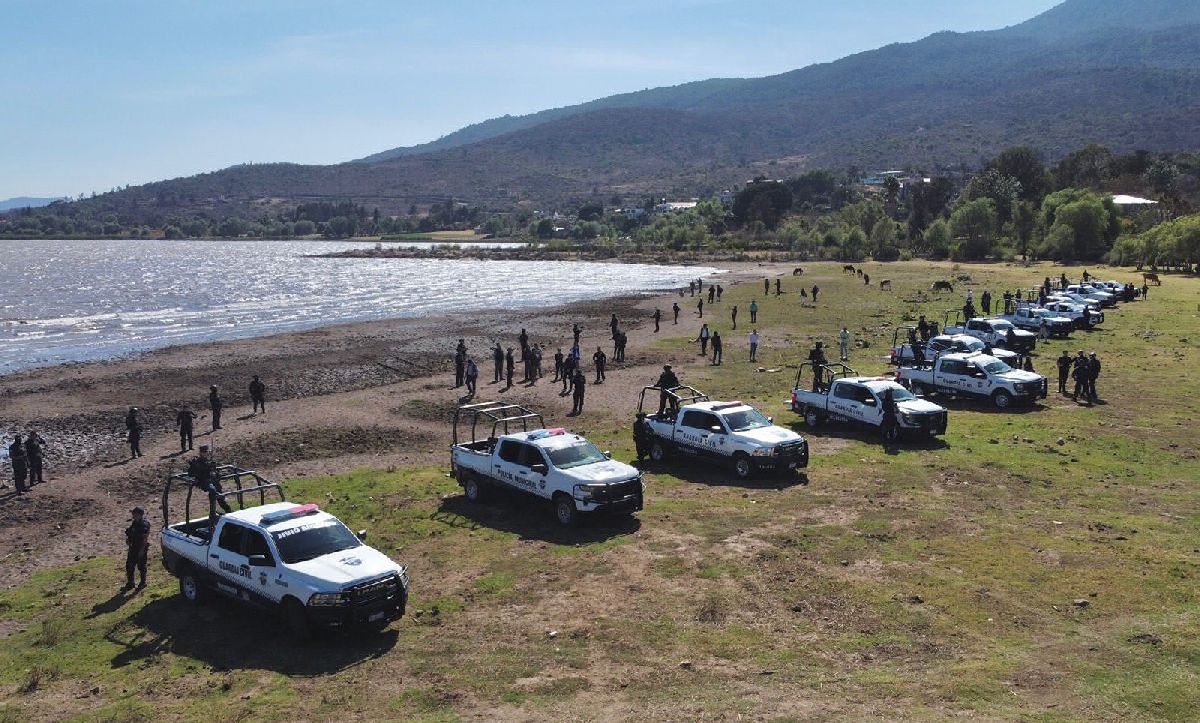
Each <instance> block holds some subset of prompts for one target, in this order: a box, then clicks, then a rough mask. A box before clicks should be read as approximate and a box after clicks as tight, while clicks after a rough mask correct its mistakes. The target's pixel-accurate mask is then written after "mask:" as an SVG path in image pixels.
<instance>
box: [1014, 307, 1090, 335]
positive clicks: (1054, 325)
mask: <svg viewBox="0 0 1200 723" xmlns="http://www.w3.org/2000/svg"><path fill="white" fill-rule="evenodd" d="M996 318H998V319H1004V320H1006V321H1011V322H1012V323H1013V326H1015V327H1017V328H1018V329H1024V330H1025V331H1029V332H1033V333H1034V334H1040V333H1041V329H1042V321H1043V320H1044V321H1045V322H1046V330H1047V332H1048V333H1049V334H1050V336H1053V337H1058V338H1060V339H1066V338H1067V337H1068V336H1070V335H1071V332H1072V331H1075V321H1074V320H1073V319H1070V318H1067V317H1065V316H1059V315H1058V314H1056V313H1054V312H1053V311H1050V310H1049V309H1044V308H1042V307H1040V306H1036V305H1031V304H1022V303H1018V304H1016V306H1015V307H1014V308H1013V309H1011V310H1010V311H1006V312H1005V313H1003V314H1000V315H999V316H998V317H996Z"/></svg>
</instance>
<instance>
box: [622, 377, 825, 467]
mask: <svg viewBox="0 0 1200 723" xmlns="http://www.w3.org/2000/svg"><path fill="white" fill-rule="evenodd" d="M655 409H657V410H658V411H655ZM638 413H639V414H645V415H646V416H645V419H646V423H647V425H648V427H649V430H650V434H651V441H650V461H651V462H654V463H655V464H664V463H667V462H670V461H671V460H672V459H674V458H681V457H688V458H695V459H697V460H704V461H709V462H716V463H718V464H720V465H722V466H727V467H730V468H732V470H733V473H734V474H735V475H736V476H737V478H738V479H743V480H744V479H748V478H750V477H752V476H753V475H754V474H756V473H760V472H761V473H775V474H792V473H795V472H799V471H800V470H802V469H804V468H805V467H807V466H808V442H807V441H806V440H805V439H804V438H803V437H801V436H800V435H798V434H796V433H795V432H793V431H792V430H790V429H785V428H783V427H779V426H776V425H775V424H774V421H773V420H772V419H771V418H770V417H767V416H765V415H763V413H762V412H760V411H758V410H757V409H755V408H754V407H751V406H750V405H748V404H744V403H742V402H738V401H733V402H719V401H714V400H712V399H709V397H708V395H707V394H704V393H702V392H700V391H698V390H696V389H695V388H693V387H689V386H678V387H672V388H670V389H663V388H661V387H658V386H650V387H645V388H644V389H642V395H641V399H640V401H639V403H638Z"/></svg>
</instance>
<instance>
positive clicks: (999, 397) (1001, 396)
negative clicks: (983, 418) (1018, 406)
mask: <svg viewBox="0 0 1200 723" xmlns="http://www.w3.org/2000/svg"><path fill="white" fill-rule="evenodd" d="M992 403H993V404H995V405H996V408H997V409H1008V408H1009V407H1011V406H1012V403H1013V398H1012V395H1011V394H1009V393H1008V392H1007V391H1006V390H1004V389H997V390H996V393H995V394H993V395H992Z"/></svg>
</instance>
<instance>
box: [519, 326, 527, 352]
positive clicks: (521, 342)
mask: <svg viewBox="0 0 1200 723" xmlns="http://www.w3.org/2000/svg"><path fill="white" fill-rule="evenodd" d="M517 344H519V345H520V347H521V351H524V350H525V349H526V348H528V347H529V333H528V332H526V331H525V327H521V333H520V334H517Z"/></svg>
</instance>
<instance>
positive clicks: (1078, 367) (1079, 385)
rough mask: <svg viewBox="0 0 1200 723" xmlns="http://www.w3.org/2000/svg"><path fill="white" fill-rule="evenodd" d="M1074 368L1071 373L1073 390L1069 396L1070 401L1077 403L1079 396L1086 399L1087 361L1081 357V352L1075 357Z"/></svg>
mask: <svg viewBox="0 0 1200 723" xmlns="http://www.w3.org/2000/svg"><path fill="white" fill-rule="evenodd" d="M1074 364H1075V367H1074V369H1073V370H1072V371H1071V378H1072V379H1074V380H1075V390H1074V392H1073V393H1072V394H1071V400H1072V401H1076V402H1078V401H1079V395H1080V394H1082V395H1083V396H1084V398H1085V399H1086V398H1087V379H1088V360H1087V357H1085V356H1084V355H1083V350H1080V352H1079V353H1078V354H1077V355H1075V362H1074Z"/></svg>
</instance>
